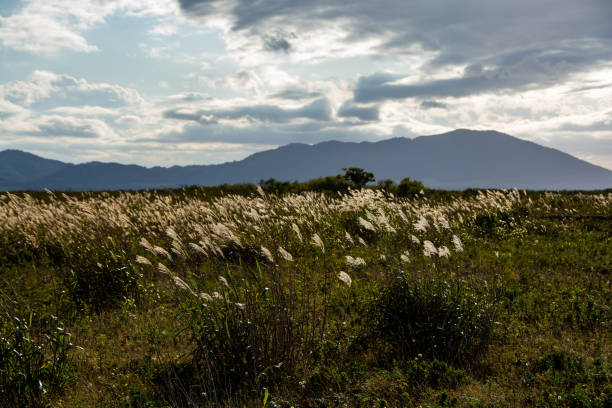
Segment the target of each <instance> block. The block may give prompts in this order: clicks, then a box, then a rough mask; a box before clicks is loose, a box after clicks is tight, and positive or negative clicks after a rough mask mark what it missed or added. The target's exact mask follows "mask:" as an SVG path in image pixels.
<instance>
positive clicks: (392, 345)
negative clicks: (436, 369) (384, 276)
mask: <svg viewBox="0 0 612 408" xmlns="http://www.w3.org/2000/svg"><path fill="white" fill-rule="evenodd" d="M493 318H494V313H493V308H492V306H491V304H490V303H489V302H487V301H486V300H485V299H484V298H482V297H481V296H479V295H478V294H477V293H476V292H475V291H474V290H472V289H471V288H470V287H469V286H468V285H467V284H466V283H464V282H461V281H451V282H449V281H446V280H445V279H444V278H443V277H442V276H438V277H436V278H434V279H431V280H416V281H414V282H410V281H409V280H408V279H407V277H406V276H405V275H401V276H400V277H399V279H398V281H397V282H396V283H394V284H393V285H391V286H390V287H388V288H386V289H385V290H383V292H382V294H381V295H380V296H379V297H378V298H377V299H376V300H375V301H373V303H372V304H371V305H370V307H369V310H368V312H367V317H366V325H365V333H364V335H363V336H362V337H363V338H364V339H366V340H367V342H368V343H370V344H372V345H378V346H382V347H379V348H378V350H379V352H378V353H379V354H382V355H381V356H380V357H382V358H384V359H387V360H389V358H391V359H399V360H407V359H413V358H415V357H423V358H426V359H438V360H442V361H445V362H449V363H466V362H469V361H471V360H473V359H476V358H478V357H480V356H481V355H482V354H483V352H484V351H485V350H486V349H487V347H488V346H489V344H490V342H491V334H492V329H493Z"/></svg>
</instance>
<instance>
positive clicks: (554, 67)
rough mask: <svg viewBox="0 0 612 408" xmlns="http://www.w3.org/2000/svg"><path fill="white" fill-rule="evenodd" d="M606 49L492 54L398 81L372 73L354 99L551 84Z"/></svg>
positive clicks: (451, 94) (473, 92) (458, 94)
mask: <svg viewBox="0 0 612 408" xmlns="http://www.w3.org/2000/svg"><path fill="white" fill-rule="evenodd" d="M607 53H608V51H607V50H606V49H604V48H603V47H600V46H592V47H586V46H585V47H582V48H577V47H575V48H573V47H569V46H567V47H565V48H564V49H562V48H559V47H558V48H557V49H555V50H550V49H540V48H537V49H526V50H523V51H520V52H511V53H507V54H502V55H499V56H496V57H495V58H492V59H488V60H486V61H484V63H485V64H481V63H475V64H470V65H468V66H467V67H466V68H465V70H464V72H463V74H462V75H461V76H458V77H452V78H445V79H435V80H422V81H413V82H411V83H408V84H404V83H398V82H397V80H398V76H390V75H384V74H382V75H373V76H367V77H362V78H360V79H359V81H358V82H357V86H356V87H355V90H354V94H355V100H356V101H358V102H375V101H382V100H393V99H406V98H431V97H434V98H435V97H439V98H444V97H454V98H462V97H466V96H470V95H478V94H482V93H497V92H502V91H512V92H518V91H521V90H527V89H537V88H542V87H547V86H552V85H554V84H556V83H558V82H559V81H562V80H564V79H565V78H568V77H569V75H570V74H572V73H574V72H579V71H581V70H584V69H587V67H588V66H589V65H592V64H595V63H598V62H604V61H606V60H607V59H608V58H609V54H607Z"/></svg>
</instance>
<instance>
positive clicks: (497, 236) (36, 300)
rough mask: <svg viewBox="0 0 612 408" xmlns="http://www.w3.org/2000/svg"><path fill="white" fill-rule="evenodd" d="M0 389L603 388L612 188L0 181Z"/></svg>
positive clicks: (105, 395) (424, 401) (482, 401)
mask: <svg viewBox="0 0 612 408" xmlns="http://www.w3.org/2000/svg"><path fill="white" fill-rule="evenodd" d="M0 265H1V266H0V407H22V406H23V407H30V406H32V407H36V406H52V407H169V406H172V407H199V406H203V407H206V406H211V407H212V406H228V407H243V406H246V407H296V408H297V407H404V406H406V407H519V406H525V407H611V406H612V385H611V379H612V365H611V363H612V360H611V359H612V334H611V333H612V313H611V310H610V307H611V305H612V289H611V285H610V279H611V274H610V272H611V269H612V192H610V191H604V192H593V193H580V192H563V193H550V192H522V191H521V192H519V191H516V190H515V191H482V192H478V191H467V192H464V193H451V192H447V193H444V192H426V193H425V194H421V195H416V196H415V197H413V198H396V197H393V196H391V195H388V194H385V193H384V192H382V191H380V190H374V189H364V190H353V191H351V192H350V193H348V194H344V195H341V194H337V195H323V194H318V193H301V194H285V195H275V194H269V193H264V192H263V191H262V190H259V192H256V193H254V194H250V195H227V194H219V195H213V196H210V195H206V194H198V190H197V189H195V190H194V189H191V190H188V191H187V190H176V191H143V192H120V193H118V192H115V193H95V194H94V193H82V194H76V193H74V194H70V195H67V194H62V193H52V192H45V193H31V194H25V193H21V194H3V195H0Z"/></svg>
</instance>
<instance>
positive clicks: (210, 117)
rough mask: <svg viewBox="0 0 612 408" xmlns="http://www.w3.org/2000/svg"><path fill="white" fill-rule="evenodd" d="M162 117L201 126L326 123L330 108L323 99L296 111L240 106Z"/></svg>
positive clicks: (172, 112) (170, 113)
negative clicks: (242, 121) (225, 121)
mask: <svg viewBox="0 0 612 408" xmlns="http://www.w3.org/2000/svg"><path fill="white" fill-rule="evenodd" d="M164 117H166V118H171V119H180V120H189V121H194V122H199V123H202V124H205V123H206V124H209V123H214V121H216V120H218V119H243V118H246V119H251V120H254V121H259V122H268V123H284V122H289V121H291V120H293V119H311V120H320V121H327V120H330V119H331V107H330V104H329V101H328V100H327V99H325V98H321V99H317V100H316V101H314V102H312V103H310V104H308V105H305V106H302V107H300V108H297V109H282V108H279V107H277V106H272V105H254V106H241V107H236V108H229V109H212V110H199V111H197V112H191V113H183V112H181V110H180V109H171V110H168V111H166V112H164Z"/></svg>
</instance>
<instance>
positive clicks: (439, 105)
mask: <svg viewBox="0 0 612 408" xmlns="http://www.w3.org/2000/svg"><path fill="white" fill-rule="evenodd" d="M433 108H438V109H448V105H447V104H445V103H442V102H436V101H423V102H421V109H433Z"/></svg>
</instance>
